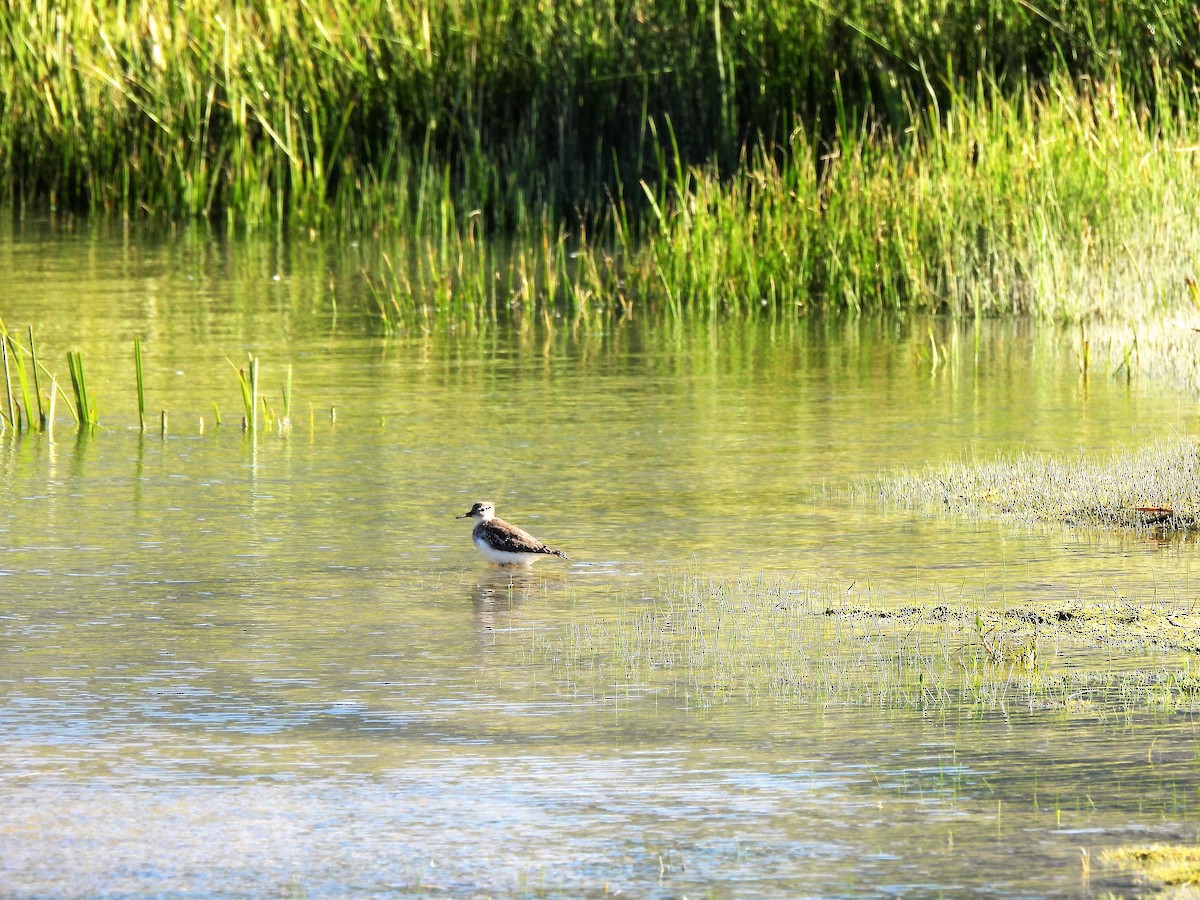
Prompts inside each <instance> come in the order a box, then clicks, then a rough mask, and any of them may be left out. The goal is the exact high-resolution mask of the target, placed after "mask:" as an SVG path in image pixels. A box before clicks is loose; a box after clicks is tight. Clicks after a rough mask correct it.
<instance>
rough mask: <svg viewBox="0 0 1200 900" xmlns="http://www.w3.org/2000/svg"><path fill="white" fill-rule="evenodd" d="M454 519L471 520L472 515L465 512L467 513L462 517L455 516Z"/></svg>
mask: <svg viewBox="0 0 1200 900" xmlns="http://www.w3.org/2000/svg"><path fill="white" fill-rule="evenodd" d="M454 518H456V519H469V518H471V514H470V513H469V512H465V513H463V514H462V515H461V516H455V517H454Z"/></svg>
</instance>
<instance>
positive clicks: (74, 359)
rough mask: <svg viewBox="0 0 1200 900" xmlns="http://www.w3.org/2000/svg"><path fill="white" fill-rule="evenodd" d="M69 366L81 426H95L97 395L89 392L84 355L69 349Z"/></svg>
mask: <svg viewBox="0 0 1200 900" xmlns="http://www.w3.org/2000/svg"><path fill="white" fill-rule="evenodd" d="M67 367H68V368H69V369H70V370H71V387H72V388H73V389H74V391H75V408H76V409H77V410H78V411H79V416H78V422H79V428H80V430H83V429H85V428H88V429H91V428H95V426H96V424H97V417H96V397H95V395H94V394H91V393H89V392H88V389H87V379H86V377H85V376H84V371H83V355H82V354H81V353H80V352H79V351H78V350H69V351H67Z"/></svg>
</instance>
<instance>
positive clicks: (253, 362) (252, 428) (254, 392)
mask: <svg viewBox="0 0 1200 900" xmlns="http://www.w3.org/2000/svg"><path fill="white" fill-rule="evenodd" d="M226 362H228V363H229V365H231V366H233V369H234V371H235V372H237V376H238V387H240V388H241V391H242V412H243V415H242V430H243V431H249V432H250V433H251V434H257V433H258V357H256V356H255V355H254V354H250V355H249V366H248V370H249V371H247V369H239V368H238V367H237V366H235V365H234V364H233V361H232V360H226ZM214 409H215V406H214ZM219 418H220V417H219V416H218V424H220V422H219Z"/></svg>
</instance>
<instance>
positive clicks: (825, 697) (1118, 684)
mask: <svg viewBox="0 0 1200 900" xmlns="http://www.w3.org/2000/svg"><path fill="white" fill-rule="evenodd" d="M1197 625H1200V616H1198V615H1197V613H1196V612H1195V610H1194V609H1193V604H1192V603H1191V601H1190V599H1188V598H1186V597H1181V598H1179V599H1178V601H1177V602H1165V601H1163V600H1161V599H1159V600H1156V601H1154V602H1152V603H1138V602H1136V601H1131V600H1129V599H1128V598H1117V599H1115V600H1114V599H1112V598H1098V599H1090V600H1089V599H1086V598H1082V597H1080V598H1078V599H1077V600H1075V601H1073V602H1069V603H1062V602H1047V603H1044V604H1037V603H1030V604H1024V605H1021V606H1014V607H1003V606H998V605H997V604H995V603H994V602H991V601H987V600H986V599H985V598H983V597H977V598H972V597H969V596H964V597H961V598H960V599H959V600H957V601H955V602H947V600H946V599H945V598H944V597H942V596H935V597H933V598H930V599H925V600H922V599H920V598H904V599H901V600H892V599H889V598H887V597H885V596H883V595H881V594H879V593H878V592H875V591H872V590H869V589H868V590H865V591H864V590H861V589H859V590H856V589H855V588H854V586H853V585H852V586H851V587H850V588H846V589H843V588H839V587H838V586H836V585H832V584H829V583H825V582H818V581H804V580H787V579H777V580H776V579H769V578H764V577H759V578H740V579H711V578H704V577H700V576H693V575H683V576H678V577H675V578H672V579H664V581H663V583H662V584H661V586H660V588H659V590H658V591H656V592H654V594H653V596H646V597H642V598H639V599H638V600H637V601H636V602H633V603H629V604H621V605H619V606H618V607H617V608H616V610H615V612H614V613H613V614H612V615H610V616H606V617H600V616H591V617H587V618H584V619H580V620H576V621H575V622H573V623H571V624H570V625H569V626H568V627H566V628H564V629H563V630H562V631H561V632H559V633H549V634H542V635H539V636H537V637H535V638H534V640H533V642H532V644H531V646H530V652H531V653H533V654H534V655H535V656H536V657H537V658H538V659H539V660H541V661H546V660H549V661H550V662H551V664H552V665H553V666H554V667H555V670H556V673H557V677H558V678H560V679H561V680H562V681H564V682H567V683H569V684H571V685H573V686H574V687H573V689H574V690H578V691H585V690H592V691H594V692H596V693H599V694H601V695H604V696H608V695H611V694H612V693H613V692H614V691H627V692H630V693H659V694H662V695H665V696H670V697H673V698H676V699H677V700H680V701H684V702H686V703H688V704H689V705H695V706H701V707H703V706H711V705H715V704H721V703H725V702H728V701H730V700H733V699H738V700H741V701H749V702H751V703H753V702H758V701H764V700H770V701H799V702H805V703H811V702H816V703H821V704H847V705H855V706H863V705H868V706H882V707H917V708H934V707H937V708H948V707H961V708H965V709H971V708H978V709H992V708H997V707H1005V706H1008V705H1014V706H1021V705H1025V706H1027V707H1029V708H1036V709H1044V708H1047V707H1055V708H1061V709H1063V710H1065V711H1071V710H1078V709H1085V708H1086V709H1088V710H1091V711H1095V710H1097V709H1104V708H1112V707H1113V704H1116V706H1117V707H1118V708H1123V709H1128V708H1149V707H1155V708H1163V707H1164V705H1166V704H1169V705H1170V708H1172V709H1183V708H1187V709H1193V708H1196V707H1197V705H1198V704H1200V694H1198V693H1197V692H1195V691H1191V692H1187V691H1183V690H1181V689H1179V688H1178V685H1180V684H1183V683H1184V682H1182V681H1180V672H1181V671H1183V669H1181V668H1178V667H1176V666H1175V665H1174V661H1175V660H1178V659H1179V657H1180V656H1184V655H1186V654H1193V653H1195V652H1198V651H1200V644H1198V643H1197V638H1196V634H1197V631H1196V626H1197ZM1097 646H1107V647H1111V648H1113V649H1114V650H1115V649H1117V648H1120V649H1122V650H1138V651H1140V652H1150V651H1151V650H1152V651H1153V652H1154V653H1157V654H1159V655H1160V656H1161V657H1162V658H1163V659H1164V663H1163V665H1162V666H1161V667H1160V668H1153V667H1152V668H1145V669H1140V670H1136V671H1104V670H1097V669H1096V668H1095V667H1094V665H1084V664H1083V662H1082V659H1083V658H1084V657H1088V656H1089V654H1093V655H1094V653H1095V649H1096V647H1097ZM1185 658H1186V657H1185Z"/></svg>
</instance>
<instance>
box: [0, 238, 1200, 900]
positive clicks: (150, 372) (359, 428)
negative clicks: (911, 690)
mask: <svg viewBox="0 0 1200 900" xmlns="http://www.w3.org/2000/svg"><path fill="white" fill-rule="evenodd" d="M367 258H368V254H367V253H366V252H365V251H362V250H360V248H355V247H347V248H328V247H318V246H308V245H305V246H295V247H285V248H272V247H269V246H264V245H261V244H254V245H247V244H239V243H237V242H234V243H232V244H226V243H224V242H222V241H218V240H214V239H211V238H209V237H206V236H195V235H190V234H182V235H173V236H170V235H168V236H162V235H158V236H154V235H146V234H123V233H109V234H97V233H95V232H78V233H74V232H70V231H68V230H65V229H63V228H61V227H58V228H55V227H49V226H47V225H45V224H44V223H30V224H23V225H20V226H18V227H15V228H13V227H10V226H5V228H4V230H3V231H0V263H2V264H3V265H4V267H5V272H6V274H5V281H4V284H3V288H2V289H0V316H2V317H3V319H4V321H5V323H6V324H7V325H8V327H9V328H10V329H11V330H13V331H14V332H15V331H18V330H23V328H24V327H25V326H27V325H32V326H33V327H34V332H35V337H36V338H37V339H38V344H39V350H40V352H41V353H42V355H43V357H44V358H45V359H46V360H47V361H48V365H49V367H50V368H51V369H52V370H54V371H57V372H58V374H59V377H60V379H65V378H66V375H67V369H66V365H65V359H64V355H65V352H66V351H67V350H68V349H74V348H78V349H80V350H81V351H82V352H83V356H84V360H85V364H86V365H87V367H88V373H89V380H90V381H91V383H92V386H93V388H94V389H95V391H96V393H97V395H98V401H99V411H100V420H101V429H100V430H99V432H98V433H97V434H95V435H92V436H90V437H84V438H77V437H76V435H75V434H74V431H73V428H72V427H71V425H70V422H69V420H68V419H66V417H65V415H66V414H65V412H63V411H62V409H61V407H60V410H59V421H58V423H57V426H56V429H55V432H54V434H53V436H52V437H50V436H46V435H24V436H21V437H19V438H14V437H13V436H12V435H6V436H4V437H2V438H0V491H2V492H3V506H2V509H0V734H2V735H3V741H0V893H3V894H4V895H6V896H18V897H22V896H30V897H32V896H138V895H146V896H181V895H184V894H190V895H202V896H246V895H263V894H266V895H271V894H299V895H309V896H344V895H361V896H386V895H415V896H463V897H475V896H524V895H538V894H549V895H552V896H593V895H595V896H599V895H603V894H604V893H605V891H609V892H622V893H623V894H624V895H626V896H638V897H678V896H684V895H686V896H706V895H711V896H720V897H741V896H837V895H847V896H864V895H865V896H872V895H930V894H938V893H941V894H949V895H953V894H960V893H965V892H970V891H982V892H985V893H992V894H1010V895H1011V894H1019V895H1022V896H1036V895H1055V896H1061V895H1084V896H1086V895H1089V894H1092V893H1096V894H1099V893H1102V892H1104V891H1106V890H1117V891H1121V890H1129V889H1130V887H1129V886H1130V885H1131V884H1132V882H1131V881H1130V876H1128V875H1122V874H1120V873H1117V872H1114V871H1109V870H1107V869H1103V868H1101V867H1100V866H1099V865H1092V866H1091V867H1090V869H1089V868H1087V867H1085V866H1084V865H1083V863H1082V861H1081V852H1080V851H1081V848H1084V849H1087V850H1088V851H1089V853H1090V854H1091V856H1092V858H1093V859H1097V858H1098V857H1099V851H1100V850H1101V849H1103V848H1104V847H1107V846H1114V845H1116V844H1119V843H1125V842H1129V841H1139V842H1141V841H1148V840H1191V839H1194V838H1195V836H1196V830H1197V823H1198V821H1200V819H1198V817H1197V808H1198V803H1200V801H1198V800H1197V796H1198V795H1197V788H1198V786H1200V768H1198V766H1197V762H1196V761H1197V759H1198V758H1200V757H1198V754H1200V744H1197V740H1196V734H1195V732H1194V726H1193V718H1192V716H1191V715H1190V714H1189V713H1180V712H1171V711H1168V710H1165V709H1164V710H1154V711H1152V710H1148V709H1147V710H1135V711H1130V710H1128V709H1123V708H1121V707H1120V706H1119V705H1114V706H1112V707H1104V706H1103V705H1101V706H1099V707H1095V706H1088V707H1087V708H1086V709H1084V710H1083V711H1075V710H1071V709H1065V708H1062V707H1054V708H1047V709H1041V708H1036V707H1031V706H1030V705H1029V704H1027V703H1026V704H1021V703H1019V702H1017V703H1013V704H1008V705H1002V706H1000V707H996V708H990V709H980V708H977V707H976V708H969V709H958V708H955V707H953V706H952V705H951V706H946V705H942V706H939V707H938V708H936V709H932V710H929V709H927V710H921V709H913V708H910V707H909V706H899V707H891V706H888V705H887V704H879V703H874V704H870V705H868V706H865V707H860V706H853V705H843V704H841V703H821V702H814V701H809V700H805V701H793V700H789V699H787V698H786V697H781V696H777V695H774V694H772V693H770V692H763V693H760V694H757V695H756V694H753V693H752V694H751V695H750V696H746V695H744V694H738V693H735V694H732V695H731V696H729V697H728V698H726V699H724V700H718V701H717V702H714V701H713V699H712V697H711V696H710V697H706V698H704V702H698V700H697V696H696V695H695V693H694V692H693V691H692V690H691V688H690V687H689V684H688V680H687V678H686V677H685V676H684V675H681V676H680V677H679V678H678V679H674V680H673V679H671V678H661V679H657V680H656V679H647V678H644V677H641V676H639V675H637V673H632V672H630V673H627V672H625V671H624V669H623V667H622V662H623V661H622V659H621V658H620V653H619V652H618V651H617V650H614V649H613V647H614V646H616V645H615V644H612V645H611V646H610V645H606V649H605V652H606V653H608V654H609V655H608V656H606V657H605V658H602V659H601V658H590V657H588V656H587V654H585V653H582V652H580V653H575V654H574V655H571V656H570V658H565V657H564V656H563V652H564V649H569V648H572V647H573V648H576V649H578V647H580V646H581V643H580V640H579V639H578V635H579V634H580V633H581V632H585V631H587V630H588V629H597V628H600V627H603V628H604V629H609V630H608V631H606V634H609V635H610V636H611V635H612V634H614V633H615V634H618V635H619V631H620V628H621V627H622V623H623V622H628V621H631V620H633V619H636V617H637V615H638V612H639V611H640V610H642V609H644V608H645V606H646V604H652V603H662V602H665V601H669V600H671V599H672V598H671V592H672V591H673V590H676V589H677V586H678V585H679V584H680V583H681V582H680V580H679V576H680V575H681V574H682V573H687V574H688V575H689V576H694V577H698V578H710V577H711V578H717V579H728V578H736V577H738V576H739V575H742V576H746V577H757V576H758V574H759V573H762V574H763V575H764V576H766V577H768V578H782V579H791V580H795V581H796V582H797V583H799V584H814V583H816V584H820V585H822V586H824V587H823V588H822V589H823V590H829V591H832V592H833V593H835V594H841V593H844V592H845V591H847V590H863V589H865V588H867V587H869V588H870V590H871V591H873V592H874V594H875V596H879V597H883V598H885V599H894V600H895V601H897V602H917V603H927V602H931V601H933V600H935V599H936V598H938V597H946V598H950V599H952V600H956V599H959V598H962V599H965V600H968V601H972V600H976V599H980V600H982V601H983V602H995V603H1021V602H1027V601H1036V600H1043V599H1054V598H1062V599H1064V600H1069V599H1071V598H1074V597H1087V598H1104V597H1112V596H1113V595H1120V596H1121V597H1125V598H1129V599H1130V600H1131V602H1136V601H1138V600H1143V601H1146V600H1152V599H1160V600H1161V599H1164V598H1167V599H1172V600H1173V601H1177V602H1180V603H1184V604H1188V603H1190V602H1191V598H1192V597H1193V596H1194V589H1193V586H1192V585H1191V580H1190V579H1191V569H1192V565H1193V560H1194V557H1195V555H1196V548H1195V545H1194V544H1190V543H1172V544H1166V545H1162V544H1156V543H1154V542H1150V541H1141V540H1137V539H1133V538H1128V537H1125V538H1120V537H1115V536H1106V535H1098V534H1079V533H1072V532H1069V531H1065V530H1058V529H1043V530H1036V531H1031V530H1029V529H1015V528H1009V527H1006V526H1004V525H1002V524H996V523H985V524H966V523H955V522H948V521H935V520H930V519H926V518H924V517H922V516H920V515H914V514H904V515H896V514H894V513H887V512H884V511H881V510H879V509H876V508H874V507H873V506H872V505H871V504H869V503H856V502H852V501H850V500H847V499H845V496H846V495H843V494H841V493H839V492H838V491H837V490H836V489H837V488H838V487H840V486H843V485H845V484H847V483H849V482H850V481H853V480H855V479H860V478H864V477H869V476H874V475H875V474H877V473H878V472H880V471H886V470H888V469H890V468H893V467H897V466H919V465H922V464H924V463H925V462H928V461H931V460H938V459H946V458H958V457H963V456H969V455H971V454H980V455H984V456H991V455H992V454H993V453H995V452H996V451H999V450H1004V449H1011V448H1025V449H1040V450H1046V451H1063V452H1075V451H1077V450H1078V449H1080V448H1083V449H1085V450H1089V451H1092V450H1094V451H1102V450H1106V449H1109V448H1113V447H1122V446H1130V445H1137V444H1141V443H1145V442H1148V441H1150V440H1152V439H1154V438H1155V437H1161V436H1165V435H1169V434H1171V433H1173V432H1176V431H1187V430H1190V429H1193V428H1194V418H1195V417H1194V414H1193V410H1192V401H1191V399H1190V398H1187V397H1183V396H1180V395H1178V394H1176V393H1174V392H1173V390H1172V388H1171V386H1170V385H1166V384H1139V383H1137V382H1135V383H1134V384H1132V385H1129V384H1127V383H1126V382H1125V381H1124V380H1123V379H1122V378H1113V377H1111V374H1110V371H1109V370H1108V368H1107V365H1106V363H1105V362H1104V361H1097V362H1094V367H1093V371H1092V372H1091V374H1090V376H1089V377H1088V378H1084V377H1082V376H1081V374H1080V372H1079V369H1078V365H1077V360H1076V358H1075V356H1074V355H1073V353H1072V351H1071V350H1070V342H1069V341H1067V340H1064V338H1063V336H1062V335H1056V334H1053V333H1050V332H1048V331H1037V330H1031V329H1029V328H1027V327H1022V326H1020V325H1012V324H1002V323H984V325H983V327H982V328H981V329H980V331H979V333H978V337H976V333H975V331H974V330H973V328H972V327H971V326H970V325H967V326H962V327H960V326H955V325H953V324H951V323H948V322H938V321H935V322H921V323H919V324H918V323H909V324H906V325H891V326H886V327H885V326H879V325H872V324H868V323H829V322H825V323H818V322H800V323H788V324H786V325H785V324H775V325H771V324H769V323H766V324H751V325H720V326H708V325H692V326H687V327H676V326H672V325H670V324H661V323H659V324H655V323H652V322H649V321H643V320H641V319H635V320H633V321H626V322H623V323H615V324H607V325H603V326H601V325H592V326H588V325H582V324H581V325H577V326H572V324H571V323H570V322H556V323H553V325H552V326H550V327H547V326H546V325H544V324H541V323H535V324H531V325H528V326H526V327H515V326H488V327H487V328H484V329H482V330H478V329H471V328H452V327H449V326H435V327H432V328H431V329H430V330H428V331H421V332H414V333H402V334H398V335H393V336H391V337H385V336H382V335H380V334H378V333H376V330H375V329H374V328H373V327H372V326H371V324H370V322H369V321H368V317H367V316H365V315H364V314H363V309H364V301H363V298H362V297H361V296H360V293H361V284H360V281H359V280H358V279H357V278H356V276H355V273H356V271H357V267H358V266H359V265H360V264H363V263H364V262H366V261H367ZM931 330H932V333H933V335H934V337H935V339H936V340H937V341H938V343H939V347H940V348H941V349H940V352H942V353H945V354H946V355H947V358H946V359H945V360H940V361H939V364H938V365H936V366H935V365H934V364H933V361H932V359H931V358H930V355H929V352H928V347H929V333H930V331H931ZM135 335H141V336H142V338H143V340H144V346H145V354H146V360H147V384H148V403H149V406H150V409H151V410H152V412H153V416H154V428H153V429H152V430H151V431H150V432H149V433H147V434H146V435H144V436H143V435H141V434H140V433H139V432H138V431H137V430H136V422H137V417H136V406H135V396H134V389H133V364H132V339H133V337H134V336H135ZM248 352H252V353H254V354H256V355H258V356H259V357H260V359H261V361H262V389H263V392H264V394H266V395H267V397H268V401H269V403H270V404H271V406H272V407H273V408H274V409H275V410H276V411H277V412H278V411H279V408H280V405H281V399H280V393H281V387H282V383H283V379H284V377H285V371H286V366H287V365H288V364H289V363H290V364H291V365H292V366H293V373H294V384H293V393H294V401H293V404H294V408H293V411H292V419H293V422H292V428H291V431H290V432H289V433H287V434H282V435H281V434H279V433H276V432H274V431H272V432H267V433H264V434H261V435H259V436H258V438H257V440H250V439H248V438H247V437H246V436H245V435H243V434H242V432H241V430H240V427H239V426H238V425H237V424H236V423H237V422H238V421H239V419H240V411H239V409H238V404H239V402H240V401H239V396H238V388H237V379H236V374H235V373H234V370H233V368H232V367H231V366H230V365H229V364H228V363H227V362H226V359H227V358H228V359H230V360H233V361H235V362H237V363H239V364H242V363H243V362H244V360H245V358H246V354H247V353H248ZM214 401H215V402H216V403H217V404H218V406H219V408H220V409H221V411H222V415H223V417H224V419H225V425H224V426H223V427H221V428H217V427H216V426H215V424H214V422H213V417H212V408H211V405H212V403H213V402H214ZM331 406H336V408H337V417H336V422H332V421H331V419H330V415H329V409H330V407H331ZM310 408H311V413H310ZM162 409H166V410H167V411H168V414H169V417H168V422H169V426H168V428H169V430H168V433H167V435H166V436H165V438H164V437H163V436H161V435H160V434H159V433H158V429H157V422H158V418H157V416H158V412H159V411H160V410H162ZM201 418H203V419H204V426H203V431H201V427H200V420H201ZM310 423H311V424H310ZM825 488H832V489H834V490H833V491H830V492H827V491H825V490H824V489H825ZM476 499H491V500H494V501H495V502H496V504H497V507H498V509H499V513H500V515H502V516H505V517H508V518H510V519H511V520H512V521H514V522H516V523H517V524H520V525H522V526H524V527H526V528H527V529H529V530H530V531H533V532H534V533H535V534H537V535H538V536H539V537H541V538H543V539H544V540H547V541H548V542H550V543H552V544H554V545H555V546H560V547H562V548H564V549H565V550H566V551H567V552H568V554H569V555H570V556H571V561H570V562H562V561H559V560H556V559H549V560H546V561H544V562H541V563H539V564H538V566H537V568H536V569H534V570H533V572H532V573H529V574H518V575H516V576H513V575H512V573H506V572H503V571H501V570H497V569H493V568H490V567H489V566H488V565H487V564H486V563H485V562H484V561H483V560H482V558H481V557H480V556H479V555H478V554H477V553H476V551H475V550H474V548H473V547H472V546H471V542H470V536H469V532H470V523H469V522H464V521H456V520H455V519H454V516H456V515H458V514H460V513H462V512H465V511H466V509H467V507H468V506H469V505H470V503H471V502H472V501H473V500H476ZM675 599H676V601H677V602H679V598H675ZM613 629H615V631H613ZM610 643H611V642H610ZM1105 652H1111V653H1112V654H1113V658H1112V660H1111V663H1112V665H1113V666H1114V667H1119V666H1121V665H1123V664H1127V662H1128V661H1127V660H1125V659H1122V658H1121V657H1120V656H1118V655H1116V653H1117V652H1116V651H1105ZM556 654H557V655H556ZM1138 659H1139V661H1144V659H1145V658H1144V657H1142V656H1139V657H1138ZM1151 660H1152V661H1153V657H1151ZM1093 662H1094V660H1093ZM1161 662H1162V664H1163V665H1167V666H1178V665H1180V664H1181V660H1179V659H1177V658H1174V657H1172V658H1170V659H1165V660H1162V661H1161ZM1071 664H1072V663H1071V660H1070V659H1065V660H1060V661H1058V662H1057V663H1056V665H1057V666H1059V667H1060V668H1062V667H1065V668H1070V666H1071ZM869 668H870V661H869V660H866V659H864V661H863V669H864V671H867V670H868V669H869ZM846 671H847V677H853V671H854V670H853V668H850V669H847V670H846Z"/></svg>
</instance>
